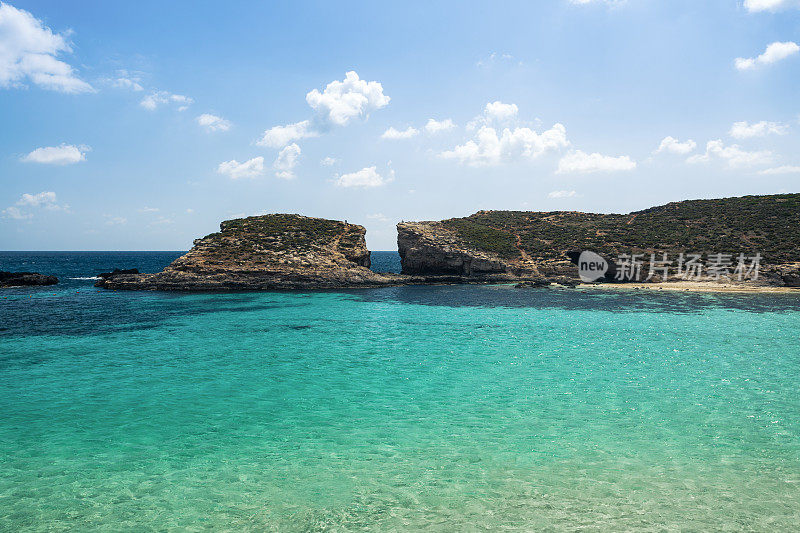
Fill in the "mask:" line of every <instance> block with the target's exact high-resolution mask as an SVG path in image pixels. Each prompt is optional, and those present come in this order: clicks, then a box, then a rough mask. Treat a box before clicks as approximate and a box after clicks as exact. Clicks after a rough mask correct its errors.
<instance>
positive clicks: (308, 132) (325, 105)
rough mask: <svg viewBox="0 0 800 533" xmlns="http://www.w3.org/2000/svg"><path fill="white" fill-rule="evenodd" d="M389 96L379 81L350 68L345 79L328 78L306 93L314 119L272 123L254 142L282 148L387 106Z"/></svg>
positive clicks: (364, 116) (365, 116)
mask: <svg viewBox="0 0 800 533" xmlns="http://www.w3.org/2000/svg"><path fill="white" fill-rule="evenodd" d="M389 100H390V98H389V97H388V96H386V95H384V94H383V86H382V85H381V84H380V83H379V82H377V81H369V82H368V81H365V80H362V79H360V78H359V77H358V74H356V73H355V72H352V71H351V72H348V73H347V74H345V79H344V80H342V81H338V80H337V81H332V82H330V83H329V84H328V85H327V86H326V87H325V89H324V90H323V91H322V92H320V91H319V90H317V89H314V90H312V91H310V92H308V93H307V94H306V102H307V103H308V105H309V106H311V109H313V110H314V111H316V116H315V117H314V120H313V123H312V121H311V120H302V121H300V122H295V123H294V124H286V125H285V126H274V127H272V128H270V129H268V130H266V131H265V132H264V134H263V135H262V136H261V139H259V140H258V141H257V142H256V144H258V145H259V146H269V147H270V148H282V147H284V146H286V145H287V144H289V143H292V142H294V141H298V140H300V139H305V138H307V137H318V136H319V135H320V132H322V131H326V130H327V129H329V128H330V127H331V126H345V125H347V123H349V122H350V121H351V120H352V119H354V118H357V117H361V118H367V117H368V116H369V113H370V112H372V111H374V110H376V109H380V108H382V107H386V106H387V105H388V104H389Z"/></svg>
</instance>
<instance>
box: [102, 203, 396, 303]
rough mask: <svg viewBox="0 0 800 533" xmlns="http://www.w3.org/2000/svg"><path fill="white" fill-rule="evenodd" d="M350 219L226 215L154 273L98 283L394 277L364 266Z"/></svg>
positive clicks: (375, 282) (254, 284)
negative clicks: (232, 217) (213, 229)
mask: <svg viewBox="0 0 800 533" xmlns="http://www.w3.org/2000/svg"><path fill="white" fill-rule="evenodd" d="M365 233H366V230H365V229H364V228H363V227H362V226H358V225H356V224H347V223H345V222H340V221H337V220H326V219H321V218H311V217H304V216H300V215H287V214H276V215H264V216H256V217H248V218H241V219H235V220H227V221H225V222H223V223H222V224H220V231H219V232H217V233H212V234H211V235H207V236H205V237H203V238H202V239H197V240H195V241H194V246H193V247H192V249H191V250H190V251H189V252H188V253H186V254H185V255H183V256H181V257H179V258H178V259H176V260H175V261H173V263H172V264H171V265H169V266H168V267H167V268H165V269H164V270H163V271H162V272H159V273H157V274H116V275H112V276H110V277H108V278H105V279H101V280H100V281H98V282H97V285H98V286H100V287H105V288H108V289H130V290H194V291H198V290H200V291H205V290H208V291H213V290H269V289H307V288H308V289H312V288H313V289H320V288H348V287H369V286H381V285H390V284H396V283H398V281H399V278H398V277H397V276H392V275H383V274H376V273H375V272H372V271H371V270H369V265H370V254H369V250H367V246H366V242H365V240H364V235H365Z"/></svg>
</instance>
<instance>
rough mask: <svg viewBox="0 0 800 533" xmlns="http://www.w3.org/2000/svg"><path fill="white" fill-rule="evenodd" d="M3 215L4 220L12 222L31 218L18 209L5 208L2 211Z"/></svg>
mask: <svg viewBox="0 0 800 533" xmlns="http://www.w3.org/2000/svg"><path fill="white" fill-rule="evenodd" d="M3 215H4V216H5V217H6V218H13V219H14V220H27V219H29V218H33V215H32V214H31V213H23V212H22V210H21V209H20V208H19V207H14V206H13V205H12V206H11V207H6V208H5V209H3Z"/></svg>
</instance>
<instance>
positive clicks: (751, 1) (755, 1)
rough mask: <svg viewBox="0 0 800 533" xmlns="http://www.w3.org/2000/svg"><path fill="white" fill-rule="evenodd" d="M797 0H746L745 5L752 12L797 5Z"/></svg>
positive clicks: (777, 9)
mask: <svg viewBox="0 0 800 533" xmlns="http://www.w3.org/2000/svg"><path fill="white" fill-rule="evenodd" d="M797 5H798V2H797V1H796V0H744V7H745V9H747V11H749V12H750V13H756V12H758V11H779V10H781V9H786V8H789V7H793V6H794V7H796V6H797Z"/></svg>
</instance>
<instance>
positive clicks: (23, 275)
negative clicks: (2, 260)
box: [0, 272, 58, 287]
mask: <svg viewBox="0 0 800 533" xmlns="http://www.w3.org/2000/svg"><path fill="white" fill-rule="evenodd" d="M56 283H58V278H57V277H55V276H45V275H44V274H38V273H36V272H0V287H34V286H39V285H55V284H56Z"/></svg>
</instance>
